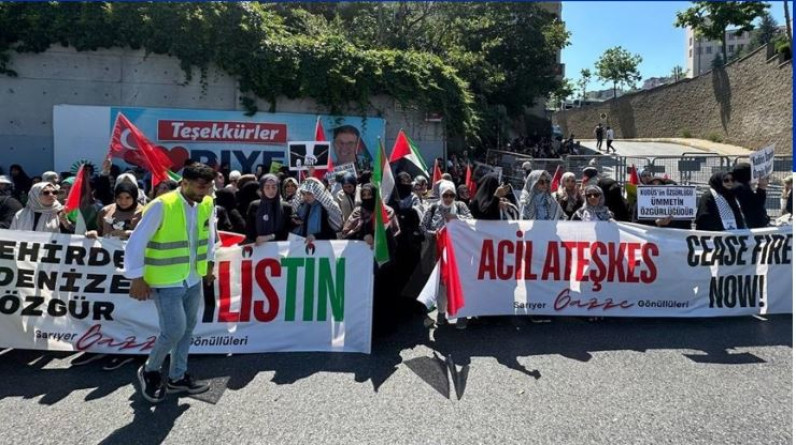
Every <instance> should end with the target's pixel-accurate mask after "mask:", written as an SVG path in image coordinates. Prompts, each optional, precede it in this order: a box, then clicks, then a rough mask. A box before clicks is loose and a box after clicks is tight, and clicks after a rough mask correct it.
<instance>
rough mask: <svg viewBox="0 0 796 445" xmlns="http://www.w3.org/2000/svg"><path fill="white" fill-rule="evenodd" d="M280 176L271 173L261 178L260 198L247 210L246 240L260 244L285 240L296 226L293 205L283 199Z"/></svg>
mask: <svg viewBox="0 0 796 445" xmlns="http://www.w3.org/2000/svg"><path fill="white" fill-rule="evenodd" d="M279 185H280V184H279V178H278V177H277V176H276V175H274V174H271V173H268V174H265V175H263V177H262V178H261V179H260V195H261V196H262V197H261V198H260V199H258V200H256V201H252V203H251V204H249V210H248V211H247V212H246V242H247V243H255V244H256V245H258V246H259V245H260V244H263V243H266V242H269V241H285V240H287V236H288V234H289V233H290V231H291V230H292V229H293V228H294V224H293V216H294V213H293V207H291V206H290V203H289V202H286V201H282V196H281V194H280V187H279Z"/></svg>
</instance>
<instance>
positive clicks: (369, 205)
mask: <svg viewBox="0 0 796 445" xmlns="http://www.w3.org/2000/svg"><path fill="white" fill-rule="evenodd" d="M362 208H363V209H365V210H367V211H369V212H372V211H373V209H374V208H376V200H375V199H373V198H368V199H363V200H362Z"/></svg>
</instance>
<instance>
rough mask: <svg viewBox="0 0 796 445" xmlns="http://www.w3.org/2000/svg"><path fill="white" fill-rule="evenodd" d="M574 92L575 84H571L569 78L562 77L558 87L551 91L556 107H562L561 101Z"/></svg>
mask: <svg viewBox="0 0 796 445" xmlns="http://www.w3.org/2000/svg"><path fill="white" fill-rule="evenodd" d="M574 92H575V86H574V85H573V84H572V80H571V79H564V80H563V81H561V84H560V85H559V86H558V88H556V89H555V91H553V95H552V96H553V99H555V101H556V108H559V109H561V108H563V107H562V106H561V103H562V102H564V101H565V100H567V98H568V97H569V96H572V94H573V93H574Z"/></svg>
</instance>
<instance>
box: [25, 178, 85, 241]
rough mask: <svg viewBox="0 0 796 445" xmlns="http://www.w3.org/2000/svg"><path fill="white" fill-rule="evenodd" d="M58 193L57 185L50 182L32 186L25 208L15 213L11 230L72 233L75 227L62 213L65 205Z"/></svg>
mask: <svg viewBox="0 0 796 445" xmlns="http://www.w3.org/2000/svg"><path fill="white" fill-rule="evenodd" d="M57 193H58V191H57V190H56V186H55V185H53V184H51V183H49V182H40V183H38V184H35V185H34V186H33V187H31V188H30V194H29V195H28V202H27V204H26V205H25V208H23V209H22V210H20V211H19V212H17V214H16V215H14V220H13V221H11V227H9V230H30V231H34V232H50V233H71V230H73V228H72V227H71V224H70V223H69V221H67V220H66V216H64V215H63V214H62V213H61V211H62V210H63V208H64V207H63V205H61V203H60V202H58V199H57V197H56V195H57Z"/></svg>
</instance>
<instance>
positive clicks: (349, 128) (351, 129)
mask: <svg viewBox="0 0 796 445" xmlns="http://www.w3.org/2000/svg"><path fill="white" fill-rule="evenodd" d="M342 133H350V134H353V135H355V136H356V137H359V130H358V129H357V127H355V126H353V125H341V126H339V127H337V128H335V129H334V133H333V136H332V138H333V139H334V138H336V137H337V135H338V134H342Z"/></svg>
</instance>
